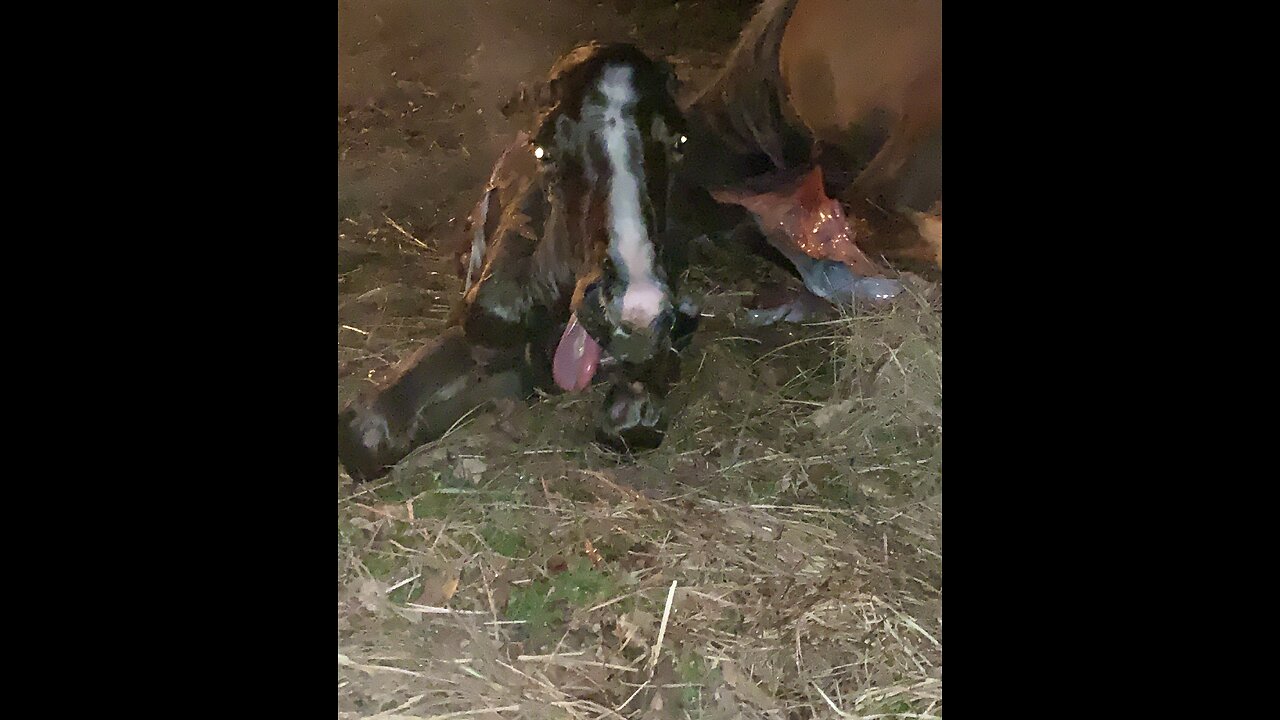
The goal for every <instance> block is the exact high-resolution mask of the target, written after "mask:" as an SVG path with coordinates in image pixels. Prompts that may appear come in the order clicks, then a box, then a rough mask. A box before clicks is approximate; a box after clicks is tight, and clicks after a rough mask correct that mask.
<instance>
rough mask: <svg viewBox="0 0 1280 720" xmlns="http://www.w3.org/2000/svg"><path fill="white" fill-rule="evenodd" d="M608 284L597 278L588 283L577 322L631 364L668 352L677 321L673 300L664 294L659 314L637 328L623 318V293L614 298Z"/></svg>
mask: <svg viewBox="0 0 1280 720" xmlns="http://www.w3.org/2000/svg"><path fill="white" fill-rule="evenodd" d="M607 285H608V283H607V281H598V282H596V283H593V284H592V285H591V286H589V287H588V288H587V290H586V292H585V293H583V296H582V305H581V306H580V307H579V308H578V311H577V312H578V321H579V322H580V323H582V324H583V326H584V327H585V328H586V330H587V332H589V333H591V336H592V337H594V338H595V339H596V341H597V342H599V343H600V345H601V347H603V348H604V349H605V350H606V351H607V352H608V353H609V355H611V356H612V357H613V358H614V359H615V360H617V361H618V362H622V363H627V364H632V365H639V364H641V363H644V362H646V361H648V360H650V359H652V358H654V357H656V356H657V355H658V354H659V353H662V352H667V351H669V350H670V349H671V329H672V327H673V326H674V325H675V320H676V313H675V311H674V309H673V308H672V307H671V302H670V300H669V299H668V298H666V297H665V296H664V298H663V302H662V308H661V310H660V311H659V312H658V315H657V317H655V318H654V319H653V321H652V322H650V323H648V324H647V325H643V326H639V327H637V326H634V325H631V324H630V323H627V322H624V321H623V319H622V310H621V306H622V302H621V297H622V292H617V293H615V294H614V297H613V298H612V299H611V298H610V297H609V293H606V292H605V290H604V288H605V287H606V286H607ZM620 290H624V288H620Z"/></svg>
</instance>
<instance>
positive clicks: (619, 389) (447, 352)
mask: <svg viewBox="0 0 1280 720" xmlns="http://www.w3.org/2000/svg"><path fill="white" fill-rule="evenodd" d="M674 92H675V80H674V75H673V73H672V71H671V69H670V68H669V67H668V66H666V64H665V63H662V62H659V61H654V60H652V59H650V58H648V57H647V56H645V55H644V54H643V53H642V52H640V51H639V50H638V49H636V48H635V47H633V46H630V45H626V44H600V43H591V44H588V45H585V46H582V47H579V48H578V49H576V50H574V51H573V52H571V53H569V54H568V55H566V56H565V57H564V58H562V59H561V60H560V61H559V62H557V63H556V65H555V66H554V67H553V68H552V71H551V74H550V79H549V80H548V82H546V83H545V84H540V85H539V86H537V87H535V88H533V89H532V90H530V91H529V92H528V96H529V97H530V98H531V99H532V100H533V101H534V102H535V103H536V105H537V107H536V111H537V112H536V122H535V124H534V127H533V129H532V132H530V133H528V134H522V135H521V136H520V137H518V138H517V140H516V143H515V144H514V145H513V146H512V147H511V148H510V149H509V150H508V152H507V153H505V154H504V155H503V158H502V159H500V161H499V163H498V166H497V167H496V168H495V170H494V174H493V177H492V178H491V180H490V183H489V186H488V187H487V188H486V192H485V193H484V196H483V197H482V199H481V201H480V203H479V205H478V206H477V208H476V211H475V213H474V214H473V216H472V228H471V233H470V236H469V238H468V240H469V242H468V247H467V249H466V251H465V252H464V253H463V255H462V257H461V264H460V269H461V271H462V272H463V274H464V284H465V287H466V291H465V294H464V296H463V298H462V300H461V302H460V303H459V304H458V305H457V306H456V308H455V311H454V313H453V316H452V317H451V319H450V323H449V328H448V329H447V330H446V331H445V333H444V334H443V335H442V336H441V337H439V338H437V339H436V340H435V341H433V342H432V343H430V344H428V345H427V346H426V347H423V348H422V349H420V350H419V351H418V352H417V353H415V354H414V355H413V356H411V357H409V358H407V359H406V360H405V361H404V362H403V363H402V364H401V365H399V366H398V367H397V368H396V369H394V370H393V371H392V372H391V373H390V374H389V375H388V376H387V377H386V378H385V379H384V380H382V381H381V382H380V383H379V384H378V385H377V386H376V387H374V388H372V389H371V390H370V391H369V392H367V393H365V394H363V395H361V396H360V397H357V398H356V399H355V400H354V401H352V403H351V404H349V405H348V406H347V407H346V408H344V409H343V410H342V411H341V412H340V413H339V418H338V435H339V457H340V459H341V460H342V462H343V464H344V466H345V467H346V468H347V471H348V472H349V473H350V474H351V476H352V477H353V478H355V479H357V480H367V479H371V478H375V477H378V476H381V475H382V474H384V473H385V472H386V471H387V469H388V468H389V466H391V465H393V464H394V463H395V462H397V461H399V460H400V459H402V458H403V457H404V456H405V455H407V454H408V453H409V452H410V451H412V450H413V449H414V448H415V447H417V446H419V445H422V444H424V443H426V442H429V441H431V440H433V439H435V438H438V437H439V436H440V435H441V434H443V433H444V432H446V431H447V430H448V429H449V428H450V427H451V426H452V425H453V423H454V422H456V421H457V420H458V419H459V418H461V417H462V416H463V415H464V414H465V413H467V412H468V411H470V410H471V409H472V408H474V407H475V406H477V405H480V404H483V403H484V402H486V401H487V400H491V399H494V398H496V397H502V396H507V397H520V396H528V395H529V394H531V393H532V392H533V391H534V389H535V388H543V389H547V390H553V389H555V388H556V387H557V386H558V387H559V388H561V389H567V390H571V391H572V390H580V389H582V388H584V387H586V386H587V385H589V384H590V383H591V381H592V380H593V379H597V374H598V373H599V374H602V375H603V376H605V378H606V380H607V381H608V382H609V383H610V389H609V390H608V392H607V393H606V397H607V399H606V404H605V405H604V407H602V408H601V409H600V410H599V412H598V413H597V415H596V418H595V423H596V436H597V439H598V440H600V441H602V442H604V443H605V444H608V445H610V446H612V447H614V448H616V449H619V450H624V451H631V450H639V449H646V448H651V447H654V446H656V445H658V444H659V443H661V441H662V439H663V436H664V434H665V431H666V427H667V422H668V413H667V408H666V403H665V399H666V396H667V393H668V390H669V388H670V386H671V384H672V383H673V382H674V381H675V380H676V379H677V378H678V376H679V364H680V360H679V356H678V351H679V349H680V347H681V345H682V344H683V343H684V342H685V341H687V339H688V336H689V334H690V333H691V332H692V330H693V328H694V326H695V325H696V319H697V311H696V310H694V309H692V308H691V307H690V306H688V305H687V304H686V305H682V304H681V302H680V301H679V300H678V298H677V296H676V292H677V285H678V283H679V280H680V276H681V275H682V274H683V272H684V269H685V263H686V255H685V253H686V242H685V239H684V238H683V237H681V236H679V235H677V234H676V233H674V232H673V231H672V228H671V226H670V222H669V218H668V207H669V205H670V199H671V182H670V178H671V174H672V172H673V170H674V168H675V166H676V165H677V164H678V163H679V162H680V160H681V157H682V153H683V145H684V143H685V142H686V140H687V138H686V136H685V132H686V130H685V128H684V121H683V118H682V116H681V113H680V111H679V109H678V108H677V106H676V103H675V100H674Z"/></svg>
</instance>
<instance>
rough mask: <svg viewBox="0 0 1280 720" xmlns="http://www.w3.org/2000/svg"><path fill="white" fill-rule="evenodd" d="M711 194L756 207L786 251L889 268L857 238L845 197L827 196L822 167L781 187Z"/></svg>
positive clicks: (866, 272)
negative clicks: (847, 214)
mask: <svg viewBox="0 0 1280 720" xmlns="http://www.w3.org/2000/svg"><path fill="white" fill-rule="evenodd" d="M711 194H712V197H714V198H715V199H716V200H717V201H719V202H722V203H730V204H733V205H741V206H742V207H744V208H746V209H747V210H750V211H751V213H752V214H753V215H755V216H756V222H757V224H758V225H759V226H760V229H761V230H763V231H764V232H765V234H766V236H767V237H768V240H769V242H770V243H772V244H773V245H774V246H776V247H778V249H779V250H780V251H782V252H783V253H784V254H790V253H789V252H788V251H789V250H792V251H794V250H798V251H800V252H802V253H804V254H805V255H808V256H809V257H811V258H814V259H816V260H834V261H836V262H842V263H844V264H846V265H848V266H849V268H850V269H851V270H852V271H853V272H855V273H857V274H858V275H861V276H864V277H875V276H879V275H883V274H884V271H883V270H882V269H881V268H880V267H878V266H877V265H876V264H875V263H874V262H872V261H871V259H870V258H868V257H867V256H866V254H865V253H863V252H862V250H861V248H859V247H858V245H857V243H856V242H854V237H853V235H854V234H853V232H852V230H851V229H850V228H849V221H848V219H847V218H845V215H844V209H843V208H841V207H840V203H839V202H838V201H836V200H834V199H832V198H830V197H827V194H826V191H825V190H824V188H823V185H822V168H821V167H816V166H815V167H814V168H813V170H811V171H809V172H808V173H807V174H805V176H804V177H802V178H801V179H800V180H799V181H798V182H794V183H790V184H788V185H784V186H782V187H781V188H778V189H776V190H770V191H766V192H759V193H757V192H751V191H749V190H739V189H721V190H715V191H712V193H711Z"/></svg>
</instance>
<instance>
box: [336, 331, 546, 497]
mask: <svg viewBox="0 0 1280 720" xmlns="http://www.w3.org/2000/svg"><path fill="white" fill-rule="evenodd" d="M532 392H533V378H532V376H531V373H530V371H529V368H528V366H527V364H526V363H525V362H524V356H523V349H522V348H515V347H513V348H503V349H494V348H486V347H482V346H479V345H477V344H475V343H473V342H471V341H470V340H469V339H468V338H467V337H466V334H465V332H464V331H463V328H462V327H459V326H454V327H450V328H448V329H447V330H445V332H444V333H443V334H442V335H441V336H440V337H438V338H436V339H435V340H433V341H431V342H430V343H428V344H427V345H425V346H423V347H422V348H421V349H420V350H418V351H417V352H416V353H414V354H413V355H411V356H410V357H408V358H406V359H405V360H404V361H403V362H402V363H401V364H400V365H398V366H397V367H396V368H395V369H394V370H393V371H392V372H391V374H390V375H389V376H388V377H387V378H386V379H384V380H383V381H382V382H380V383H379V384H378V385H377V386H376V387H374V388H372V389H371V390H370V391H368V392H365V393H362V394H361V395H360V396H359V397H357V398H356V399H355V400H353V401H352V402H351V403H350V404H348V405H347V407H346V408H344V409H343V410H342V412H341V413H339V415H338V457H339V459H340V460H341V461H342V464H343V466H344V467H346V469H347V473H348V474H350V475H351V477H352V478H353V479H355V480H356V481H357V482H361V481H365V480H372V479H376V478H378V477H381V476H383V475H385V474H386V473H387V470H388V469H389V468H390V466H392V465H394V464H395V463H397V462H399V461H400V460H402V459H403V458H404V457H405V456H406V455H408V454H409V453H410V452H411V451H413V449H414V448H416V447H418V446H419V445H422V444H424V443H427V442H430V441H432V440H435V439H437V438H439V437H440V436H441V435H443V434H444V433H446V432H448V431H449V429H450V428H451V427H453V425H454V424H455V423H456V422H457V421H458V420H459V419H461V418H462V417H463V416H464V415H466V414H467V413H468V412H470V411H471V410H472V409H474V408H475V407H477V406H479V405H483V404H484V403H486V402H489V401H491V400H495V399H497V398H501V397H510V398H523V397H527V396H528V395H529V394H531V393H532Z"/></svg>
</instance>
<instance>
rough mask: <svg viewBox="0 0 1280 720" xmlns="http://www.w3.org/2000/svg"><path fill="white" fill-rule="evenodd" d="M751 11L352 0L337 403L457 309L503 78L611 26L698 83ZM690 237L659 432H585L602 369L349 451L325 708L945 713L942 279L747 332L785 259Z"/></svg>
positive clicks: (716, 1) (345, 26) (344, 114)
mask: <svg viewBox="0 0 1280 720" xmlns="http://www.w3.org/2000/svg"><path fill="white" fill-rule="evenodd" d="M751 6H752V3H750V2H741V1H740V2H729V1H727V0H702V1H700V2H699V1H697V0H684V1H683V2H679V3H671V2H656V1H654V0H630V1H627V2H623V1H621V0H618V1H616V2H613V1H609V2H591V1H588V0H553V2H527V1H524V0H498V1H494V0H474V1H471V2H466V3H462V2H455V1H454V0H415V1H411V0H361V2H358V3H357V2H354V1H352V2H350V3H347V2H340V3H339V7H338V16H339V48H338V51H339V52H338V95H339V117H338V329H337V335H338V364H339V379H338V394H339V401H340V402H341V401H345V400H346V399H347V398H348V397H350V396H351V395H352V394H353V393H354V392H355V391H357V390H358V389H359V388H360V387H361V386H362V385H364V384H367V383H368V382H370V380H369V376H370V375H371V374H374V373H376V372H378V371H379V370H381V369H383V368H385V367H387V366H389V365H392V364H394V363H396V362H397V361H398V360H399V359H401V358H403V357H404V356H405V355H407V354H409V353H411V352H412V351H413V350H414V349H415V348H416V347H417V346H418V345H420V344H421V343H423V342H425V341H426V340H428V339H430V338H431V337H432V336H433V334H435V333H436V332H438V331H439V330H440V329H441V328H442V326H443V322H444V318H445V315H446V313H447V311H448V307H449V303H450V302H451V301H452V299H453V298H454V297H455V296H456V295H457V293H459V292H460V287H461V286H460V282H459V281H458V280H457V279H456V277H454V275H453V271H452V265H451V262H450V261H449V259H447V258H445V257H443V255H442V253H441V252H440V251H439V247H440V244H441V243H442V242H447V241H448V240H449V239H450V238H452V237H455V236H456V235H457V233H459V232H461V231H462V226H463V222H464V218H465V217H466V215H467V213H468V212H469V211H470V208H471V206H472V205H473V204H474V202H475V200H476V199H477V198H478V196H479V191H480V189H481V186H482V185H483V183H484V181H485V179H486V178H487V176H488V174H489V170H490V167H491V164H492V162H493V161H494V160H495V159H496V157H497V154H498V152H499V151H500V150H501V148H502V147H503V146H504V145H505V143H506V142H507V141H508V140H509V138H510V137H511V136H512V135H513V134H514V132H515V130H516V129H517V128H516V127H514V126H513V125H511V124H510V123H509V122H508V121H507V120H506V119H504V118H503V117H502V116H501V114H500V113H499V112H498V108H499V107H500V105H501V102H502V100H504V99H505V98H506V96H507V94H508V93H509V92H510V91H511V89H512V88H514V87H515V85H516V83H518V82H520V81H522V80H528V79H533V78H537V77H540V76H541V75H543V74H544V73H545V72H546V70H547V68H548V67H550V64H551V63H552V62H553V61H554V59H555V58H556V57H557V56H559V55H560V54H561V53H563V52H564V51H566V50H568V49H569V48H571V47H572V46H573V45H575V44H577V43H578V42H581V41H585V40H589V39H593V38H594V39H629V40H631V41H633V42H637V43H638V44H640V45H641V46H642V47H644V48H645V49H646V50H648V51H650V52H651V53H654V54H658V55H665V56H668V59H670V60H673V61H674V62H676V65H677V68H678V70H679V71H680V74H681V76H682V78H684V79H685V80H686V81H687V82H688V83H692V84H695V85H696V84H697V83H699V82H702V81H705V79H706V78H707V77H709V76H710V75H711V74H712V73H713V72H714V70H715V66H716V63H717V62H719V61H720V59H721V58H722V57H723V53H724V51H725V50H726V49H727V48H728V47H730V46H731V44H732V42H733V40H734V38H735V36H736V34H737V31H738V29H739V28H740V27H741V25H742V23H743V22H744V21H745V19H746V17H747V16H748V14H749V13H750V10H751ZM699 255H700V257H701V259H702V261H703V263H704V264H703V266H702V267H701V268H699V269H697V270H695V272H694V277H693V278H692V279H691V283H692V285H693V287H694V289H695V290H696V292H698V293H700V294H702V295H703V296H704V297H705V303H704V312H706V313H708V314H710V315H714V317H711V318H707V319H706V321H705V324H704V327H703V329H702V330H701V331H700V332H699V334H698V336H697V338H696V340H695V342H694V345H693V347H692V348H691V349H690V350H689V351H688V353H687V355H686V361H685V362H686V365H685V373H684V379H683V380H682V382H681V385H680V386H679V388H678V390H677V392H676V394H675V395H674V396H673V397H674V398H675V399H676V400H675V401H676V402H683V403H684V410H683V411H682V412H681V413H680V414H679V415H678V416H677V418H676V419H675V421H674V423H673V429H672V432H671V434H670V435H669V438H668V441H667V442H666V444H665V445H664V446H663V447H662V448H660V449H658V450H657V451H654V452H652V453H648V454H645V455H642V456H640V457H639V458H637V459H636V460H634V461H631V462H624V461H622V460H620V459H619V458H617V457H616V456H613V455H610V454H608V453H606V452H604V451H602V450H600V449H599V448H597V447H595V446H594V445H592V444H590V442H588V439H589V434H588V429H587V427H588V425H589V413H590V411H591V409H592V408H594V407H595V406H596V405H597V404H598V403H599V402H600V401H601V397H600V392H599V391H595V392H587V393H583V394H581V395H579V396H573V397H568V396H560V397H549V398H544V399H541V400H537V401H535V402H533V403H518V404H510V405H508V406H505V407H503V408H501V409H500V410H498V411H495V412H489V413H481V414H476V415H474V416H472V417H470V418H468V419H467V420H466V421H465V422H464V423H463V424H461V425H459V426H458V427H457V428H456V429H455V431H454V432H452V433H451V434H450V435H448V436H447V437H446V438H444V439H443V440H441V441H440V442H437V443H434V444H432V445H428V446H426V447H424V448H422V449H421V450H420V451H419V452H418V453H415V455H413V456H411V458H410V459H409V460H407V461H406V462H404V463H402V465H401V466H400V467H399V468H397V470H396V472H395V473H393V474H392V476H391V477H390V478H389V479H387V480H385V481H383V482H380V483H375V484H372V485H368V486H354V485H353V484H352V483H351V481H350V479H349V478H348V477H347V476H346V474H345V473H343V472H342V471H341V469H339V470H338V473H337V475H338V715H339V717H341V718H357V717H373V716H375V715H376V716H377V717H380V718H446V717H447V718H455V717H457V718H462V717H467V718H596V717H627V718H685V717H688V718H757V717H758V718H810V717H822V718H835V717H861V718H873V717H884V718H891V717H903V718H921V717H940V716H941V714H942V646H941V641H942V612H941V606H942V605H941V596H942V558H941V552H942V546H941V540H942V537H941V536H942V532H941V525H942V502H941V497H942V460H941V457H942V381H941V376H942V318H941V312H940V310H937V309H936V308H935V307H934V305H932V304H931V303H930V302H928V301H927V300H926V298H928V297H930V296H931V294H932V292H933V290H934V289H935V288H933V287H932V286H931V285H929V284H927V283H925V282H923V281H918V279H916V278H909V280H911V282H909V283H908V287H909V294H908V295H907V296H904V297H900V298H898V299H897V300H896V301H894V303H893V304H891V305H889V306H887V307H881V308H860V309H858V310H857V312H855V313H854V314H852V315H849V316H845V317H838V318H833V319H832V320H830V321H827V322H823V323H818V324H813V325H809V326H789V327H774V328H763V329H760V328H751V327H747V326H745V325H744V324H743V323H742V305H743V302H744V301H745V300H746V299H747V298H749V296H750V295H751V293H752V291H753V289H754V288H755V287H756V286H757V285H758V283H759V282H760V281H762V280H765V279H773V280H778V279H780V278H781V277H782V276H781V275H780V274H778V273H777V272H776V270H774V269H771V268H769V267H767V266H765V265H764V264H763V263H755V262H744V261H742V260H741V259H733V260H729V259H726V258H725V257H724V256H723V255H722V254H719V253H717V252H716V250H715V248H714V247H712V246H706V247H702V248H701V249H700V250H699ZM673 587H674V591H672V588H673ZM842 713H843V714H842Z"/></svg>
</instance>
